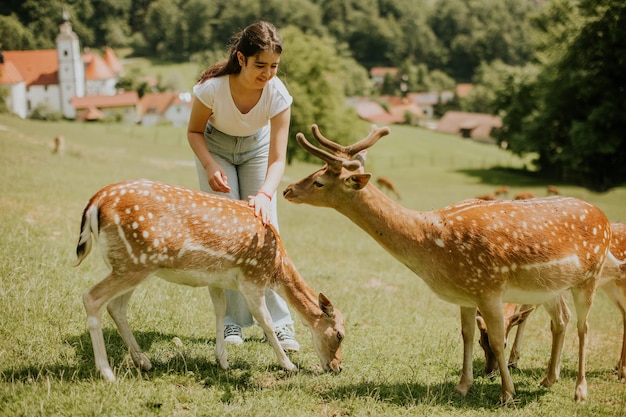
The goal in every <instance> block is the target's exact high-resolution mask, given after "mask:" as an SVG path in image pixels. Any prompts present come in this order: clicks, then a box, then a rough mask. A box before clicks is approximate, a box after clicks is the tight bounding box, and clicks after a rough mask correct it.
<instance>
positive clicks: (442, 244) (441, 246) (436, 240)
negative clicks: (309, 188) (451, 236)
mask: <svg viewBox="0 0 626 417" xmlns="http://www.w3.org/2000/svg"><path fill="white" fill-rule="evenodd" d="M435 244H436V245H437V246H439V247H440V248H443V247H445V246H446V245H445V244H444V243H443V240H441V239H439V238H438V239H435Z"/></svg>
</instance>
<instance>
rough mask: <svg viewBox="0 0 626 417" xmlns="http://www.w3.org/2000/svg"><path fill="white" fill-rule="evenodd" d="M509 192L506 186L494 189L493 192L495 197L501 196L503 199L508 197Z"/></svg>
mask: <svg viewBox="0 0 626 417" xmlns="http://www.w3.org/2000/svg"><path fill="white" fill-rule="evenodd" d="M509 191H511V189H510V188H509V187H508V186H506V185H503V186H502V187H498V188H496V190H495V191H494V193H495V195H497V196H502V197H505V198H506V196H508V195H509Z"/></svg>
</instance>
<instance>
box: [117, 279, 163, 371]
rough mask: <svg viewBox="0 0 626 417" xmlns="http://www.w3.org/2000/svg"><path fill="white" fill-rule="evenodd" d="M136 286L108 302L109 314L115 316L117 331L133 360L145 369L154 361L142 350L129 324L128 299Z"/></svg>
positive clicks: (150, 367)
mask: <svg viewBox="0 0 626 417" xmlns="http://www.w3.org/2000/svg"><path fill="white" fill-rule="evenodd" d="M133 291H134V288H133V289H131V290H130V291H128V292H126V293H124V294H122V295H120V296H118V297H116V298H114V299H112V300H111V301H109V303H108V304H107V310H108V312H109V315H110V316H111V317H112V318H113V321H114V322H115V324H116V326H117V331H118V332H119V334H120V336H121V337H122V340H123V341H124V343H126V346H127V347H128V351H129V352H130V356H131V357H132V358H133V362H134V363H135V365H137V366H138V367H139V368H141V369H142V370H144V371H149V370H150V369H152V363H150V360H149V359H148V358H147V357H146V355H144V353H143V352H142V351H141V347H139V344H138V343H137V340H136V339H135V336H134V335H133V332H132V330H131V329H130V326H129V325H128V300H130V297H131V296H132V295H133Z"/></svg>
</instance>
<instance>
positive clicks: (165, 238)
mask: <svg viewBox="0 0 626 417" xmlns="http://www.w3.org/2000/svg"><path fill="white" fill-rule="evenodd" d="M92 237H93V238H94V239H95V240H96V241H98V243H99V246H100V249H101V252H102V254H103V255H104V259H105V261H106V263H107V264H108V266H109V267H110V268H111V272H110V273H109V275H107V276H106V277H105V278H104V279H103V280H102V281H100V282H99V283H97V284H96V285H94V286H93V287H91V288H89V289H88V290H87V291H85V292H84V294H83V302H84V305H85V310H86V311H87V324H88V326H89V333H90V335H91V342H92V344H93V350H94V356H95V361H96V367H97V369H99V370H100V373H101V374H102V376H103V377H104V379H106V380H108V381H115V376H114V374H113V371H112V370H111V367H110V365H109V362H108V360H107V353H106V348H105V345H104V338H103V336H102V325H101V323H100V311H101V309H102V307H103V306H104V305H106V306H107V310H108V311H109V314H110V315H111V317H112V318H113V320H114V321H115V324H116V325H117V329H118V331H119V333H120V335H121V336H122V339H123V340H124V342H125V343H126V346H128V349H129V351H130V354H131V356H132V359H133V361H134V362H135V364H137V366H139V367H140V368H141V369H143V370H149V369H150V368H151V367H152V365H151V364H150V361H149V360H148V358H147V357H146V356H145V355H144V354H143V353H142V351H141V348H140V347H139V345H138V344H137V341H136V340H135V337H134V336H133V334H132V331H131V330H130V328H129V326H128V321H127V318H126V310H127V305H128V300H129V299H130V297H131V295H132V293H133V290H134V289H135V287H137V286H138V285H139V284H140V283H141V282H142V281H144V280H145V279H146V278H148V277H149V276H151V275H154V274H156V275H157V276H159V277H161V278H163V279H165V280H167V281H170V282H173V283H176V284H182V285H189V286H193V287H200V286H206V287H209V293H210V295H211V300H212V302H213V306H214V309H215V317H216V320H215V321H216V342H215V355H216V358H217V362H218V363H219V365H220V366H221V367H222V368H223V369H227V368H228V361H227V357H226V350H225V344H224V332H223V328H224V315H225V312H226V300H225V296H224V289H225V288H227V289H234V290H238V291H239V292H240V293H241V295H242V296H243V298H244V299H245V301H246V303H247V305H248V308H249V310H250V312H251V313H252V315H253V316H254V318H255V319H256V320H257V321H258V323H259V325H260V326H261V327H262V328H263V330H264V331H265V334H266V337H267V338H268V340H269V342H270V344H271V346H272V348H274V351H275V352H276V356H277V357H278V362H279V363H280V365H281V366H282V367H283V368H285V369H287V370H289V371H294V370H296V366H295V365H294V364H293V363H292V362H291V361H290V360H289V358H288V357H287V355H286V354H285V352H284V351H283V349H282V348H281V346H280V344H279V341H278V338H277V337H276V334H275V333H274V330H273V326H272V319H271V317H270V314H269V312H268V310H267V307H266V305H265V296H264V291H265V287H271V288H272V289H274V290H276V291H277V292H278V293H280V294H281V295H282V296H283V297H284V298H285V299H286V300H287V302H288V303H289V305H290V306H291V307H292V308H294V309H295V310H296V311H297V312H298V313H299V315H300V317H301V318H302V321H303V323H304V325H305V326H307V327H308V328H309V330H310V331H311V335H312V336H313V345H314V347H315V350H316V352H317V355H318V356H319V358H320V361H321V364H322V367H323V368H324V370H326V371H335V372H338V371H340V370H341V342H342V340H343V338H344V335H345V325H344V318H343V315H342V314H341V312H340V311H339V310H338V309H336V308H334V307H333V304H332V303H331V302H330V300H329V299H328V298H326V296H324V295H323V294H321V293H320V294H319V295H318V294H316V293H315V292H314V291H313V289H312V288H311V287H310V286H309V285H308V284H307V283H306V282H305V281H304V280H303V279H302V278H301V277H300V274H299V273H298V271H297V270H296V267H295V266H294V264H293V262H292V261H291V259H290V257H289V256H288V254H287V251H286V250H285V247H284V246H283V243H282V241H281V240H280V237H279V235H278V233H277V232H276V229H274V227H272V226H270V225H268V226H264V225H263V224H262V222H261V220H260V219H259V218H257V217H256V216H255V215H254V210H251V209H250V207H248V204H247V203H245V202H241V201H236V200H231V199H228V198H225V197H221V196H217V195H213V194H208V193H204V192H201V191H195V190H191V189H188V188H183V187H177V186H173V185H167V184H162V183H158V182H152V181H148V180H138V181H127V182H120V183H117V184H111V185H108V186H106V187H104V188H102V189H101V190H100V191H98V192H97V193H96V194H95V195H94V196H93V197H92V198H91V200H89V203H88V204H87V206H86V207H85V210H84V212H83V217H82V222H81V230H80V237H79V241H78V246H77V248H76V254H77V255H78V264H80V262H81V261H82V260H83V259H84V258H85V257H86V256H87V255H88V254H89V252H90V250H91V246H92Z"/></svg>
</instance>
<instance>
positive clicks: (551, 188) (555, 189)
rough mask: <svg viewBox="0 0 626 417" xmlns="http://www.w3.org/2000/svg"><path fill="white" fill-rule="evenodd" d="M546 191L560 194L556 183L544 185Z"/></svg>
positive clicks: (550, 193)
mask: <svg viewBox="0 0 626 417" xmlns="http://www.w3.org/2000/svg"><path fill="white" fill-rule="evenodd" d="M546 193H547V194H548V195H561V190H559V187H557V186H556V185H548V186H547V187H546Z"/></svg>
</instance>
